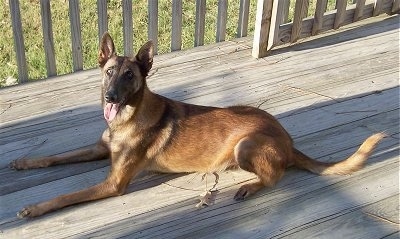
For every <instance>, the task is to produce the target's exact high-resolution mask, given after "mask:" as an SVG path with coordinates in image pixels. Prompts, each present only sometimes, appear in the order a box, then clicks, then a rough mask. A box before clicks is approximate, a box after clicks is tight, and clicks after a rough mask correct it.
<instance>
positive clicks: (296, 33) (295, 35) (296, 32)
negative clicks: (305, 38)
mask: <svg viewBox="0 0 400 239" xmlns="http://www.w3.org/2000/svg"><path fill="white" fill-rule="evenodd" d="M307 11H308V0H296V5H295V8H294V17H293V26H292V33H291V36H290V42H292V43H293V42H296V41H297V40H298V39H299V38H300V36H301V28H302V24H303V18H305V17H306V16H307Z"/></svg>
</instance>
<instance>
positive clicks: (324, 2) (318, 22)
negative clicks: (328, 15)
mask: <svg viewBox="0 0 400 239" xmlns="http://www.w3.org/2000/svg"><path fill="white" fill-rule="evenodd" d="M327 6H328V0H317V5H316V7H315V14H314V22H313V27H312V31H311V35H316V34H318V33H319V31H321V28H322V23H323V21H324V13H325V11H326V8H327Z"/></svg>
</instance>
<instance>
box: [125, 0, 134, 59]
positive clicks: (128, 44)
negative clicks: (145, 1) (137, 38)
mask: <svg viewBox="0 0 400 239" xmlns="http://www.w3.org/2000/svg"><path fill="white" fill-rule="evenodd" d="M132 14H133V12H132V1H131V0H123V1H122V25H123V27H122V30H123V38H124V55H126V56H134V52H133V20H132Z"/></svg>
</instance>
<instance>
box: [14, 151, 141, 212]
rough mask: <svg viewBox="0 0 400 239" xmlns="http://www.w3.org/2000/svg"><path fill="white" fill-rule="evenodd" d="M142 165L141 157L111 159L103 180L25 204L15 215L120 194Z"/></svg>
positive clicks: (55, 208)
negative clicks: (33, 203)
mask: <svg viewBox="0 0 400 239" xmlns="http://www.w3.org/2000/svg"><path fill="white" fill-rule="evenodd" d="M112 156H114V155H112ZM144 167H145V160H143V159H141V160H137V159H135V158H118V159H116V160H112V165H111V171H110V174H109V175H108V177H107V179H106V180H105V181H103V182H101V183H99V184H97V185H95V186H92V187H90V188H87V189H83V190H80V191H77V192H74V193H71V194H65V195H61V196H59V197H56V198H54V199H52V200H49V201H45V202H42V203H39V204H36V205H31V206H27V207H25V208H23V209H22V210H21V211H20V212H18V214H17V216H18V217H20V218H24V217H37V216H40V215H43V214H45V213H48V212H51V211H54V210H57V209H60V208H63V207H66V206H70V205H73V204H78V203H81V202H87V201H93V200H97V199H102V198H107V197H112V196H119V195H122V194H123V193H124V192H125V189H126V187H127V186H128V184H129V182H130V180H131V179H132V178H133V177H134V176H135V175H137V174H138V173H139V172H140V171H141V170H143V168H144Z"/></svg>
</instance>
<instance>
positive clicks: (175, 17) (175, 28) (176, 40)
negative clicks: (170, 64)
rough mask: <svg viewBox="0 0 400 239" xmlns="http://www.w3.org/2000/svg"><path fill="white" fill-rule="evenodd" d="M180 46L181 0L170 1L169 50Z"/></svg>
mask: <svg viewBox="0 0 400 239" xmlns="http://www.w3.org/2000/svg"><path fill="white" fill-rule="evenodd" d="M181 48H182V0H176V1H173V2H172V31H171V51H177V50H180V49H181Z"/></svg>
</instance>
